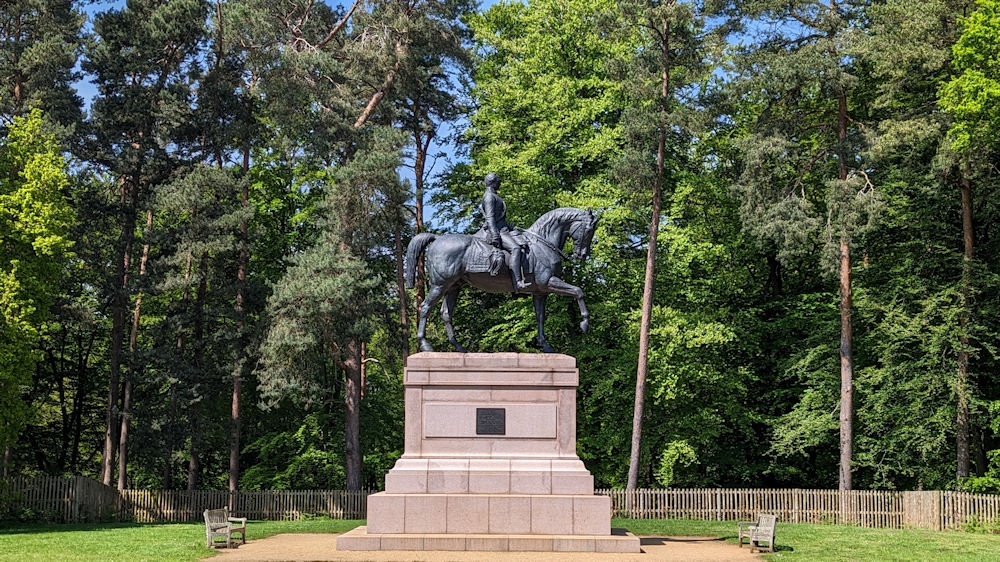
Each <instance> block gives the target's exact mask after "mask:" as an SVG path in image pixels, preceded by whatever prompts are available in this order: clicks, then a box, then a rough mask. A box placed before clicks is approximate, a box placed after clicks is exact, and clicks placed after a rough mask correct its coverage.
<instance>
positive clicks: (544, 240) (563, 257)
mask: <svg viewBox="0 0 1000 562" xmlns="http://www.w3.org/2000/svg"><path fill="white" fill-rule="evenodd" d="M521 232H523V233H525V234H530V235H532V236H533V237H534V238H535V240H538V241H539V242H541V243H542V245H543V246H545V247H547V248H548V249H550V250H552V251H553V252H555V253H557V254H559V256H560V257H562V259H564V260H566V261H573V260H572V258H570V257H569V256H567V255H566V254H565V253H564V252H563V251H562V250H560V249H559V248H556V246H555V244H553V243H552V242H549V241H548V240H546V239H544V238H542V237H541V236H539V235H537V234H535V233H534V232H532V231H530V230H522V231H521Z"/></svg>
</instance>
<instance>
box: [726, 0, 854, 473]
mask: <svg viewBox="0 0 1000 562" xmlns="http://www.w3.org/2000/svg"><path fill="white" fill-rule="evenodd" d="M733 7H734V8H735V10H736V11H735V13H736V14H738V15H737V16H736V19H735V20H734V21H733V22H732V23H731V25H733V28H734V29H743V30H749V29H751V28H753V31H752V32H750V31H748V32H747V35H749V36H750V37H752V40H751V41H749V42H748V43H747V44H745V45H743V46H741V47H740V50H741V54H740V57H739V58H738V59H737V68H738V71H739V73H740V76H739V78H738V79H737V80H735V81H734V87H735V90H734V91H735V92H736V93H735V97H734V99H739V100H741V101H743V103H745V100H747V99H752V100H753V101H754V102H756V104H757V105H758V108H759V109H757V110H756V111H755V114H754V115H753V116H752V117H749V119H751V122H750V123H749V127H750V129H751V134H750V135H749V136H748V137H747V138H746V139H744V141H743V144H744V158H745V163H744V173H743V175H742V178H741V181H740V182H739V184H738V186H737V187H738V189H739V190H740V192H741V198H742V199H743V215H744V220H745V222H746V225H747V228H748V229H749V230H750V231H751V232H753V233H755V234H756V235H757V236H758V237H759V239H760V240H761V241H762V242H763V243H764V244H765V246H766V247H769V248H770V249H773V250H774V251H775V252H776V253H777V255H778V257H779V259H780V260H782V261H785V262H786V263H787V262H788V261H789V260H792V259H795V257H796V255H803V254H807V253H808V252H809V251H810V246H811V245H812V244H813V243H814V241H815V240H817V239H818V238H819V237H820V236H821V234H820V233H821V232H822V233H823V234H822V236H824V237H825V238H826V252H827V254H828V255H829V256H831V257H833V260H832V262H833V263H836V266H835V267H834V268H833V269H834V270H835V271H837V275H838V281H839V283H838V286H839V293H840V302H839V307H838V308H839V313H840V346H839V347H840V349H839V357H840V400H839V409H840V470H839V486H840V489H841V490H849V489H851V488H852V481H851V474H852V469H851V462H852V461H851V459H852V454H853V450H854V437H853V419H854V407H853V400H854V382H853V379H854V350H853V338H854V329H853V321H852V306H853V305H852V294H853V293H852V280H851V279H852V278H851V272H852V259H851V257H852V256H851V247H852V244H853V243H854V233H855V230H857V229H858V228H859V227H860V226H864V225H865V224H866V221H867V217H868V213H867V211H868V210H870V209H871V208H872V206H871V205H869V204H868V203H871V202H873V201H874V197H873V189H872V188H873V186H872V185H871V184H870V182H869V181H867V177H866V172H865V168H864V166H863V165H862V163H861V162H860V160H859V158H860V155H861V153H862V148H861V145H862V143H863V138H862V137H861V135H860V133H859V131H858V127H857V126H856V123H857V122H858V120H857V119H855V118H854V117H852V112H854V113H855V114H857V113H858V112H859V111H860V110H861V108H859V107H857V106H856V105H855V106H852V105H851V102H852V101H853V100H854V96H855V89H856V88H857V79H856V76H855V68H854V65H855V58H854V56H855V52H854V51H852V49H853V48H854V45H853V43H852V33H853V32H854V31H855V30H857V29H858V27H859V25H860V22H861V18H862V17H863V10H864V8H865V3H864V2H828V3H827V2H819V1H813V0H797V1H794V2H790V3H789V2H771V1H762V2H756V1H754V2H734V3H733ZM751 22H753V23H751Z"/></svg>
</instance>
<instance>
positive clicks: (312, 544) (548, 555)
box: [205, 533, 758, 562]
mask: <svg viewBox="0 0 1000 562" xmlns="http://www.w3.org/2000/svg"><path fill="white" fill-rule="evenodd" d="M641 540H642V553H640V554H605V553H601V554H587V553H561V552H555V553H553V552H446V551H440V550H438V551H422V552H416V551H403V550H397V551H387V552H372V551H350V552H337V535H322V534H293V533H288V534H283V535H274V536H273V537H269V538H266V539H259V540H251V541H249V542H247V544H244V545H240V547H239V548H234V549H232V550H227V549H224V548H223V549H220V550H219V554H218V555H216V556H213V557H211V558H206V559H205V560H211V561H212V562H229V561H230V560H260V561H285V560H289V561H291V560H296V561H313V560H316V561H318V560H372V561H395V560H413V561H425V562H443V561H451V560H454V561H456V562H467V561H477V560H488V561H490V562H538V561H540V560H545V561H552V562H590V561H594V562H596V561H602V562H604V561H608V562H624V561H642V562H647V561H649V562H652V561H654V560H655V561H661V560H684V561H685V562H688V561H690V562H709V561H716V560H757V559H758V558H757V555H756V554H751V553H750V549H749V548H747V547H746V546H744V547H743V548H739V547H738V546H736V545H734V544H729V543H727V542H725V541H723V540H721V539H716V538H713V537H641Z"/></svg>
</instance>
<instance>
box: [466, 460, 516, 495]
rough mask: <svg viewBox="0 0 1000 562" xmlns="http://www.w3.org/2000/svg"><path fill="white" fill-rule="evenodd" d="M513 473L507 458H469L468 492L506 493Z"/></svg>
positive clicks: (508, 490)
mask: <svg viewBox="0 0 1000 562" xmlns="http://www.w3.org/2000/svg"><path fill="white" fill-rule="evenodd" d="M513 476H514V475H512V474H511V472H510V461H509V460H507V459H471V460H469V493H470V494H507V493H510V482H511V478H512V477H513Z"/></svg>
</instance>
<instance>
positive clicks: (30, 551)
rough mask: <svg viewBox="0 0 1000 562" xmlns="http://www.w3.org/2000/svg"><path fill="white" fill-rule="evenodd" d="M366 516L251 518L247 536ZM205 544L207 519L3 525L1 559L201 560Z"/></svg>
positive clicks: (322, 527) (347, 524)
mask: <svg viewBox="0 0 1000 562" xmlns="http://www.w3.org/2000/svg"><path fill="white" fill-rule="evenodd" d="M363 524H364V521H337V520H330V519H312V520H308V521H250V522H249V523H248V524H247V539H248V540H255V539H262V538H265V537H269V536H271V535H276V534H278V533H342V532H344V531H348V530H350V529H353V528H354V527H357V526H358V525H363ZM212 552H213V551H212V549H210V548H208V547H206V546H205V524H204V523H200V522H199V523H158V524H154V523H104V524H85V525H58V524H38V523H32V524H24V525H16V524H4V525H3V526H0V560H88V561H89V560H102V561H103V560H107V561H112V560H122V561H126V560H127V561H136V562H137V561H144V560H147V561H182V560H200V559H202V558H204V557H206V556H210V555H211V554H212Z"/></svg>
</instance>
